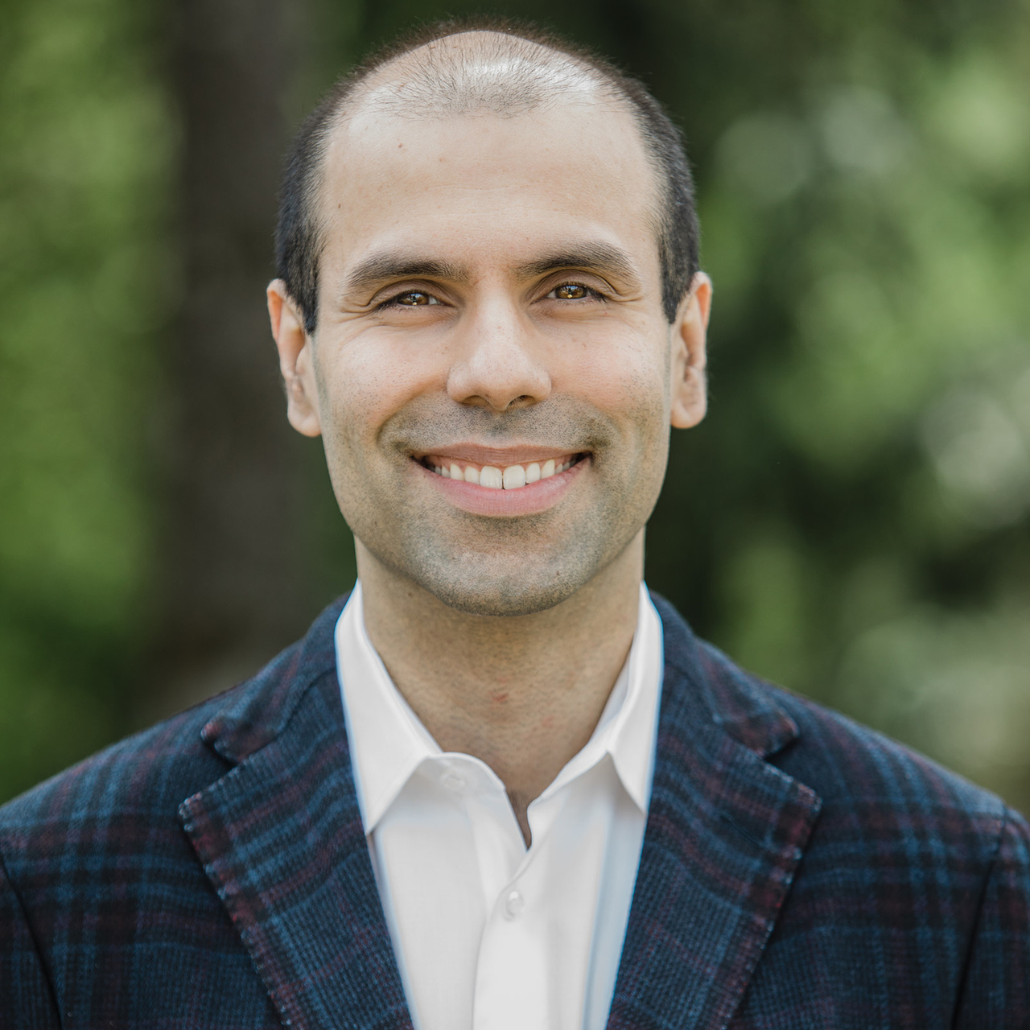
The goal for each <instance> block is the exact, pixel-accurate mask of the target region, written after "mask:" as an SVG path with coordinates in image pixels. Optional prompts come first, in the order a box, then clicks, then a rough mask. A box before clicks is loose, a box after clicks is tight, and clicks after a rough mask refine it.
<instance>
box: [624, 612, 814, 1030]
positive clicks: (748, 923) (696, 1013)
mask: <svg viewBox="0 0 1030 1030" xmlns="http://www.w3.org/2000/svg"><path fill="white" fill-rule="evenodd" d="M656 603H657V604H658V607H659V610H660V612H661V616H662V621H663V624H664V626H665V679H664V684H663V687H662V701H661V712H660V716H659V730H658V746H657V755H656V761H655V774H654V784H653V787H652V793H651V805H650V810H649V813H648V822H647V828H646V831H645V835H644V845H643V851H642V854H641V860H640V868H639V871H638V874H637V883H636V887H635V891H634V896H633V905H632V908H631V911H630V918H629V926H628V929H627V934H626V940H625V944H624V946H623V954H622V960H621V964H620V967H619V975H618V980H617V983H616V988H615V996H614V999H613V1001H612V1008H611V1013H610V1017H609V1022H608V1027H609V1030H659V1028H662V1030H665V1028H668V1030H672V1028H675V1030H687V1028H691V1027H698V1028H704V1030H718V1028H721V1027H725V1026H726V1025H727V1024H728V1022H729V1021H730V1019H731V1018H732V1016H733V1013H734V1012H735V1011H736V1009H737V1008H738V1006H739V1005H740V1002H741V999H742V997H743V994H744V991H745V988H746V987H747V984H748V981H749V979H750V977H751V975H752V973H753V972H754V969H755V966H756V964H757V962H758V959H759V957H760V955H761V953H762V950H763V948H764V947H765V944H766V942H767V940H768V938H769V935H770V933H771V932H772V929H773V925H774V924H775V921H776V917H777V914H778V912H779V909H780V906H781V905H782V904H783V901H784V898H785V897H786V895H787V891H788V890H789V888H790V884H791V881H792V879H793V876H794V872H795V869H796V867H797V864H798V862H799V861H800V859H801V856H802V852H803V849H804V847H805V844H806V842H807V840H808V837H809V834H810V832H811V830H812V826H813V824H814V822H815V819H816V817H817V815H818V811H819V799H818V797H817V796H816V795H815V793H814V792H813V791H812V790H811V789H809V788H808V787H806V786H804V785H803V784H801V783H799V782H797V781H796V780H794V779H792V778H791V777H789V776H787V775H786V774H784V773H783V772H781V771H780V770H778V769H777V768H775V767H774V766H772V765H770V764H768V763H767V762H766V761H764V759H765V757H766V756H768V755H770V754H772V753H773V752H775V751H777V750H779V749H780V748H782V747H784V746H785V745H786V744H788V743H789V742H790V741H791V740H793V739H794V738H795V737H796V736H797V728H796V726H795V725H794V724H793V722H792V721H791V720H790V719H789V718H788V717H787V716H786V715H785V714H783V713H782V712H780V710H779V709H777V708H776V707H775V706H774V705H772V704H771V702H770V701H769V700H768V699H767V698H766V697H765V696H764V695H762V694H761V693H760V692H758V691H756V690H755V689H754V687H753V686H752V685H751V684H750V683H749V681H748V680H747V679H746V678H745V677H744V676H743V675H742V674H741V673H740V672H739V671H738V670H736V669H735V668H734V667H733V666H732V665H731V664H730V663H729V662H728V661H726V660H725V659H724V658H723V657H722V656H721V655H720V654H719V653H718V652H717V651H715V649H714V648H713V649H709V648H707V647H702V646H701V645H699V643H698V642H697V641H696V640H695V639H694V638H693V636H692V635H691V634H690V631H689V630H688V629H687V627H686V624H685V623H684V622H683V621H682V619H681V618H680V617H679V616H678V615H677V614H676V612H675V611H674V610H673V609H672V608H671V607H670V606H669V605H667V604H666V603H665V602H663V601H661V600H660V599H657V598H656Z"/></svg>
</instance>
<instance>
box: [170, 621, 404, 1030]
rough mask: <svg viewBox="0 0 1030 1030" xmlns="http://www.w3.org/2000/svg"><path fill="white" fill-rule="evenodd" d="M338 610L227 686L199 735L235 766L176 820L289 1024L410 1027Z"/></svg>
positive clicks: (376, 1029)
mask: <svg viewBox="0 0 1030 1030" xmlns="http://www.w3.org/2000/svg"><path fill="white" fill-rule="evenodd" d="M339 611H340V606H339V604H337V605H334V606H333V607H332V608H331V609H329V610H328V611H327V612H326V613H324V614H323V615H322V616H321V617H320V619H319V620H318V622H316V623H315V625H314V626H313V627H312V630H311V632H310V633H309V635H308V637H307V638H306V639H305V641H304V643H303V645H302V646H301V647H300V648H299V649H295V652H294V653H293V654H290V653H287V654H286V655H285V656H283V657H282V658H280V659H279V660H278V661H277V663H273V666H272V667H270V669H269V670H266V671H265V672H264V673H262V674H261V676H259V677H258V680H256V681H252V683H251V684H248V685H247V686H245V687H244V688H242V689H241V691H240V692H236V693H237V694H238V695H239V696H238V697H236V696H234V695H229V702H228V704H227V707H226V710H224V711H223V712H222V714H221V715H220V716H219V717H218V718H216V719H214V720H212V721H211V722H210V723H209V724H208V725H207V726H206V727H205V729H204V737H205V739H206V740H207V741H208V743H209V744H211V746H213V747H214V748H215V750H217V751H218V752H219V753H220V754H222V755H223V757H226V758H227V759H228V760H229V761H231V762H234V763H235V767H234V768H232V769H231V770H230V771H229V772H228V773H227V774H226V775H225V776H223V777H222V778H221V779H219V780H217V781H216V782H215V783H213V784H211V786H209V787H207V788H206V789H205V790H202V791H200V792H199V793H198V794H195V795H194V796H193V797H190V798H188V799H187V800H186V801H184V802H183V803H182V805H181V806H180V819H181V820H182V823H183V826H184V828H185V830H186V832H187V834H188V835H189V836H190V839H191V840H192V842H193V847H194V849H195V850H196V853H197V855H198V857H199V859H200V861H201V864H202V865H203V867H204V870H205V872H206V873H207V875H208V877H209V878H210V880H211V882H212V884H213V885H214V887H215V889H216V890H217V892H218V894H219V897H220V898H221V899H222V901H223V903H224V904H225V907H226V909H227V910H228V912H229V916H230V917H231V919H232V921H233V923H234V924H235V926H236V928H237V930H238V932H239V935H240V937H241V939H242V941H243V943H244V945H245V946H246V948H247V950H248V951H249V952H250V955H251V958H252V959H253V962H254V965H255V966H256V967H257V970H258V972H259V973H260V975H261V977H262V979H263V981H264V983H265V987H266V988H267V990H268V992H269V994H270V995H271V997H272V1000H273V1002H274V1003H275V1005H276V1006H277V1008H278V1010H279V1012H280V1013H281V1015H282V1018H283V1022H284V1024H285V1025H289V1026H292V1027H296V1028H316V1027H326V1028H329V1027H333V1028H341V1030H343V1028H347V1030H359V1028H360V1030H410V1028H411V1020H410V1016H409V1014H408V1010H407V1006H406V1002H405V999H404V992H403V988H402V986H401V981H400V976H399V974H398V971H397V965H396V961H395V959H394V955H393V950H392V947H391V943H390V936H389V931H388V929H387V927H386V923H385V919H384V917H383V912H382V907H381V905H380V901H379V894H378V891H377V889H376V884H375V879H374V875H373V872H372V865H371V861H370V859H369V854H368V847H367V844H366V842H365V834H364V830H363V828H362V825H361V815H360V812H359V809H358V804H357V799H356V795H355V790H354V781H353V777H352V772H351V765H350V754H349V750H348V746H347V739H346V733H345V730H344V721H343V712H342V705H341V703H340V695H339V689H338V687H337V681H336V671H335V658H334V654H333V649H332V630H333V626H334V625H335V621H336V616H337V615H338V614H339Z"/></svg>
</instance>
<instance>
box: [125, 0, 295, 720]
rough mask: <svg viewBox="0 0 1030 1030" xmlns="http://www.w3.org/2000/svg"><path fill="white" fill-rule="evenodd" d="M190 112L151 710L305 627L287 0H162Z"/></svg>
mask: <svg viewBox="0 0 1030 1030" xmlns="http://www.w3.org/2000/svg"><path fill="white" fill-rule="evenodd" d="M169 8H170V19H171V24H172V34H171V35H172V40H173V47H174V54H173V57H174V60H173V67H172V76H173V85H174V89H175V90H176V92H177V94H178V99H179V105H180V112H181V120H182V133H183V136H182V144H181V146H182V161H181V209H180V221H179V224H180V231H181V253H182V256H183V292H182V300H181V308H180V313H179V318H178V320H177V325H176V326H175V330H174V332H173V333H172V334H171V337H170V350H169V353H168V355H167V361H166V364H165V367H166V369H167V375H168V382H167V396H168V398H169V400H168V405H169V409H168V412H167V418H166V419H165V430H166V433H165V440H164V449H165V453H164V461H165V469H164V473H165V475H164V489H165V490H166V491H167V494H166V496H165V497H164V499H163V504H162V505H161V508H162V512H163V514H162V516H161V517H162V519H163V524H162V526H161V527H160V531H161V546H160V556H159V570H158V574H159V576H160V577H161V578H160V582H159V596H160V601H159V604H158V608H157V612H156V615H157V625H156V627H155V633H154V641H155V643H154V648H153V650H152V652H151V656H150V665H151V669H150V672H151V675H150V676H149V683H148V686H147V688H146V689H147V690H148V691H150V693H149V694H148V696H147V697H144V698H141V706H140V711H139V713H138V716H139V718H140V720H143V719H150V718H153V717H155V716H158V715H161V714H163V713H165V712H168V711H171V710H175V709H177V708H179V707H182V706H183V705H184V704H188V703H191V702H193V701H195V700H199V699H200V698H202V697H204V696H206V695H208V694H210V693H213V692H215V691H217V690H220V689H223V688H225V687H228V686H231V685H232V684H233V683H234V682H236V681H237V680H239V679H241V678H243V677H245V676H247V675H249V674H250V673H252V672H253V671H255V670H256V669H257V668H258V667H259V665H260V664H261V663H262V662H264V661H266V660H267V659H268V658H269V657H270V656H271V655H272V654H274V653H275V651H276V650H278V649H279V648H280V647H282V646H284V645H285V644H286V643H288V642H289V641H290V640H291V639H292V638H294V637H295V636H296V634H297V633H298V632H300V631H302V629H303V626H304V625H305V624H306V622H307V621H308V618H309V617H310V614H311V613H310V612H308V611H305V610H304V607H305V606H304V604H303V603H302V598H303V596H304V594H305V592H306V591H305V589H304V587H305V584H304V582H303V580H304V566H305V562H304V560H303V555H302V553H301V551H302V538H303V529H302V525H301V518H302V514H303V496H302V495H303V487H304V481H305V475H304V467H305V464H306V462H307V455H306V453H305V451H304V448H303V441H301V440H300V439H299V438H296V437H295V434H293V432H292V430H291V429H290V428H289V426H288V424H287V422H286V419H285V403H284V400H283V395H282V391H281V388H280V385H279V374H278V365H277V361H276V357H275V350H274V346H273V344H272V341H271V337H270V333H269V329H268V320H267V316H266V313H265V304H264V287H265V284H266V282H267V281H268V279H269V278H270V276H271V274H272V256H273V255H272V233H273V229H274V222H275V202H276V190H277V186H278V178H279V171H280V166H281V160H282V155H283V151H284V148H285V145H286V141H287V133H288V126H287V124H286V118H285V116H284V111H283V99H284V96H285V94H286V91H287V88H288V86H289V81H290V76H291V75H292V72H293V57H294V51H295V45H296V38H295V37H296V35H297V33H296V31H295V28H294V26H293V25H292V24H291V19H290V17H289V5H288V3H287V0H247V2H246V3H244V2H243V0H177V2H176V3H174V4H171V5H169Z"/></svg>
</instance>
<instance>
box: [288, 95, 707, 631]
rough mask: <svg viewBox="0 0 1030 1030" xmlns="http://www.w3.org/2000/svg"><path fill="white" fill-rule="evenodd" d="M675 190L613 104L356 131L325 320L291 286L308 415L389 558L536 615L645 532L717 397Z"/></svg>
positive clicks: (496, 608)
mask: <svg viewBox="0 0 1030 1030" xmlns="http://www.w3.org/2000/svg"><path fill="white" fill-rule="evenodd" d="M655 208H656V204H655V187H654V176H653V172H652V169H651V166H650V165H649V163H648V160H647V158H646V156H645V153H644V151H643V148H642V146H641V143H640V142H639V139H638V135H637V131H636V129H635V126H634V123H633V121H632V118H631V116H630V115H629V114H627V113H625V112H623V111H621V110H616V109H614V108H612V107H611V106H610V105H602V104H601V103H597V102H592V101H591V102H585V101H575V102H570V103H569V104H568V105H567V106H557V107H553V108H538V109H535V110H533V111H531V112H529V113H527V114H520V115H517V116H514V117H510V118H502V117H498V116H495V115H492V114H476V115H463V116H455V117H448V118H438V119H425V120H417V119H412V118H399V117H396V116H391V115H387V114H383V113H382V112H381V111H376V110H374V109H369V108H359V109H358V110H357V112H356V113H355V114H354V115H352V116H351V117H350V119H349V120H348V121H347V122H346V123H345V124H343V125H342V126H340V127H339V128H338V129H337V130H336V133H335V136H334V140H333V143H332V144H331V146H330V148H329V152H328V155H327V158H326V165H325V185H324V193H323V195H322V198H321V210H322V213H323V215H324V217H325V240H326V244H325V249H324V252H323V254H322V260H321V263H320V269H319V310H318V328H317V330H316V333H315V336H314V338H313V339H308V338H305V337H304V336H303V333H302V331H301V330H300V321H299V315H298V314H297V313H296V311H295V309H294V308H293V307H292V305H291V303H290V302H289V300H288V298H285V297H284V295H283V292H282V290H281V288H280V287H279V286H277V284H272V287H270V306H271V308H272V315H273V329H274V332H275V334H276V337H277V341H278V343H279V348H280V353H281V357H282V366H283V371H284V375H285V376H286V380H287V386H288V393H289V398H290V419H291V421H292V422H293V424H294V426H295V427H296V428H298V429H299V430H300V431H301V432H304V433H307V434H309V435H315V434H316V433H319V432H320V433H321V434H322V436H323V439H324V444H325V452H326V458H327V461H328V466H329V473H330V476H331V479H332V483H333V487H334V490H335V493H336V497H337V500H338V501H339V505H340V509H341V511H342V512H343V515H344V517H345V518H346V520H347V522H348V524H349V525H350V527H351V529H352V530H353V531H354V534H355V536H356V537H357V538H358V540H359V541H360V544H361V545H363V547H364V548H365V550H366V552H367V555H368V560H373V561H376V562H378V563H380V565H381V566H382V567H383V568H384V569H386V570H389V572H390V573H391V574H393V575H397V576H400V577H402V578H404V579H406V580H408V581H410V582H413V583H414V584H417V585H418V586H420V587H422V588H424V589H426V590H428V591H429V592H431V593H432V594H434V595H435V596H436V597H438V598H440V599H441V600H442V601H444V602H445V603H447V604H449V605H451V606H453V607H455V608H457V609H460V610H462V611H468V612H477V613H481V614H525V613H530V612H535V611H540V610H543V609H546V608H549V607H551V606H553V605H555V604H557V603H559V602H561V601H562V600H565V599H566V598H567V597H569V596H570V595H571V594H572V593H573V592H575V591H576V590H577V589H579V588H580V587H582V586H584V585H585V584H586V583H588V582H590V581H591V580H593V579H594V577H596V576H597V575H598V574H599V573H600V572H601V571H602V570H604V569H606V568H607V567H609V566H610V565H611V563H612V562H613V561H614V560H615V559H617V558H618V557H619V556H620V555H622V554H624V553H625V551H626V549H627V547H628V545H630V544H631V543H632V542H634V541H639V539H640V536H641V534H642V532H643V526H644V523H645V521H646V520H647V518H648V516H649V515H650V513H651V510H652V508H653V506H654V504H655V501H656V500H657V497H658V493H659V490H660V488H661V483H662V478H663V476H664V472H665V465H666V457H667V450H668V429H669V425H670V421H671V422H672V423H673V424H677V425H692V424H694V423H695V422H697V421H699V420H700V418H701V417H702V415H703V413H704V382H703V372H702V369H703V364H704V323H705V321H706V319H707V305H708V283H707V280H706V279H704V277H699V281H698V284H697V286H696V287H695V290H694V292H693V294H692V296H691V298H690V299H688V300H687V301H685V302H684V304H683V305H682V306H681V312H680V316H679V317H678V318H677V320H676V322H675V323H674V324H673V325H672V326H670V325H669V323H668V322H667V321H666V320H665V317H664V315H663V312H662V306H661V279H660V268H659V260H658V253H657V246H656V239H655V230H654V221H655V219H654V212H655ZM484 470H485V471H484ZM498 487H500V488H498Z"/></svg>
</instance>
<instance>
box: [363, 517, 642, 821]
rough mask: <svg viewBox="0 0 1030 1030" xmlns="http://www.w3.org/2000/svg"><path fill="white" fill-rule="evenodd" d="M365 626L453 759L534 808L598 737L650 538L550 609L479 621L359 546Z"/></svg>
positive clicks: (630, 627)
mask: <svg viewBox="0 0 1030 1030" xmlns="http://www.w3.org/2000/svg"><path fill="white" fill-rule="evenodd" d="M358 571H359V574H360V577H361V583H362V592H363V600H364V616H365V626H366V629H367V631H368V635H369V639H370V640H371V641H372V644H373V645H374V647H375V649H376V650H377V651H378V652H379V655H380V657H381V658H382V660H383V664H384V665H385V666H386V669H387V671H388V672H389V673H390V676H391V678H392V679H393V682H394V683H395V684H396V686H397V689H398V690H400V692H401V694H403V696H404V698H405V700H406V701H407V702H408V704H409V705H411V707H412V709H413V710H414V712H415V714H416V715H417V716H418V717H419V719H421V720H422V723H423V724H424V725H425V727H426V729H427V730H428V731H429V732H430V733H431V734H432V736H433V738H434V739H435V740H436V742H437V743H438V744H439V745H440V747H441V748H442V749H443V750H444V751H455V752H462V753H464V754H469V755H473V756H475V757H476V758H479V759H481V760H482V761H483V762H485V763H486V764H487V765H488V766H490V768H491V769H493V771H494V772H495V773H496V774H497V775H498V777H499V778H500V779H501V781H502V782H503V783H504V785H505V787H506V789H507V791H508V796H509V798H510V799H511V802H512V807H513V809H514V811H515V815H516V817H517V818H518V820H519V824H520V826H521V827H522V832H523V835H524V836H525V837H526V840H527V841H528V840H529V826H528V821H527V818H526V809H527V807H528V806H529V803H530V802H531V801H532V800H533V799H534V798H536V797H538V796H539V795H540V793H541V792H542V791H543V790H544V789H545V788H546V787H547V786H548V784H550V783H551V781H552V780H553V779H554V778H555V777H556V776H557V775H558V772H559V771H560V770H561V769H562V767H563V766H564V765H565V764H566V763H567V762H568V761H569V759H570V758H572V757H573V755H575V754H576V753H577V752H578V751H579V750H580V749H581V748H582V747H583V746H584V745H585V744H586V742H587V741H588V740H589V739H590V735H591V733H592V732H593V730H594V727H595V726H596V725H597V721H598V719H599V718H600V717H601V712H602V711H603V710H604V706H605V702H606V701H607V700H608V695H609V694H610V693H611V689H612V687H613V686H614V685H615V681H616V679H617V678H618V675H619V672H620V670H621V669H622V666H623V664H624V663H625V661H626V656H627V655H628V653H629V648H630V644H631V643H632V641H633V633H634V631H635V629H636V624H637V611H638V598H639V589H640V581H641V576H642V571H643V533H641V534H640V535H639V536H638V537H637V538H636V539H635V540H634V541H633V542H632V543H631V544H630V545H629V547H627V548H626V550H625V551H624V552H623V553H622V554H621V555H620V556H619V557H618V558H617V559H616V560H615V561H614V562H613V563H612V564H611V565H610V566H609V567H608V568H607V569H605V570H603V571H602V572H601V573H599V574H598V575H597V576H596V577H595V578H594V579H593V580H592V581H591V582H590V583H588V584H586V585H585V586H584V587H582V588H581V589H580V590H578V591H577V592H576V593H575V594H574V595H573V596H572V597H570V598H568V599H567V600H565V601H563V602H562V603H561V604H559V605H557V606H555V607H554V608H551V609H548V610H547V611H542V612H537V613H534V614H531V615H517V616H489V615H470V614H468V613H466V612H460V611H457V610H456V609H454V608H451V607H449V606H447V605H445V604H443V603H442V602H441V601H439V600H438V599H437V598H436V597H434V596H433V595H432V594H430V593H429V592H428V591H426V590H425V589H423V588H421V587H419V586H418V585H417V584H415V583H413V582H412V581H411V580H409V579H404V578H401V577H399V576H397V575H396V574H394V573H392V572H391V570H389V569H387V568H386V567H385V566H383V565H382V564H381V563H379V562H378V561H377V560H376V559H375V557H374V556H372V555H371V554H370V553H369V552H368V551H367V550H365V549H364V548H363V547H362V545H361V544H360V543H359V544H358Z"/></svg>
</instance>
